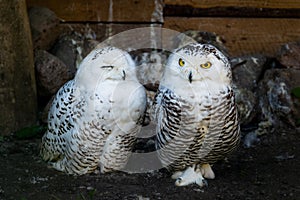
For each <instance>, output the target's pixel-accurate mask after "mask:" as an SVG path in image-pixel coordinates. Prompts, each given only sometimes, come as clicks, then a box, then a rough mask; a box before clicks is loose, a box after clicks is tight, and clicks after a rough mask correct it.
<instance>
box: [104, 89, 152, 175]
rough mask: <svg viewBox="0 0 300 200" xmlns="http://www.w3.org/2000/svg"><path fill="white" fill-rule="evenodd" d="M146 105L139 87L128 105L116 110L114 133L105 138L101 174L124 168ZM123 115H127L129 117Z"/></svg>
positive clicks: (144, 96) (143, 90) (139, 128)
mask: <svg viewBox="0 0 300 200" xmlns="http://www.w3.org/2000/svg"><path fill="white" fill-rule="evenodd" d="M125 102H126V100H125ZM146 104H147V98H146V92H145V89H144V88H143V87H142V86H139V88H138V89H137V90H136V91H135V92H134V93H133V94H132V95H131V96H130V98H129V101H128V104H127V103H126V104H124V105H123V106H121V107H118V108H117V109H118V110H117V111H116V112H118V117H117V119H116V124H115V125H114V128H115V131H113V133H112V134H110V135H109V136H108V137H107V140H106V143H105V146H104V148H103V153H102V155H101V159H100V168H101V172H102V173H105V172H109V171H113V170H120V169H122V168H124V167H125V165H126V163H127V161H128V158H129V156H130V155H131V153H132V148H133V145H134V143H135V141H136V139H137V135H138V133H139V132H140V130H141V127H142V123H143V119H144V115H145V110H146ZM113 106H114V105H113ZM125 113H128V114H129V116H128V115H126V114H125ZM116 129H117V130H116Z"/></svg>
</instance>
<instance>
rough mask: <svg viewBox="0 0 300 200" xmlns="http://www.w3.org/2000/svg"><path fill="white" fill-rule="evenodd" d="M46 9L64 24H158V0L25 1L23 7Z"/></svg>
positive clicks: (160, 4)
mask: <svg viewBox="0 0 300 200" xmlns="http://www.w3.org/2000/svg"><path fill="white" fill-rule="evenodd" d="M31 6H42V7H47V8H49V9H50V10H52V11H53V12H55V13H56V15H57V16H58V17H59V18H61V19H62V20H64V21H65V22H144V23H145V22H148V23H150V22H152V23H161V22H162V21H163V19H162V1H161V0H128V1H123V0H85V1H83V0H48V1H45V0H27V7H31Z"/></svg>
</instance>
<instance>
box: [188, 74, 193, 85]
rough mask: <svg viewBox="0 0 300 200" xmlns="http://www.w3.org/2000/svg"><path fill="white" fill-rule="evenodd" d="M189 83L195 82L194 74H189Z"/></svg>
mask: <svg viewBox="0 0 300 200" xmlns="http://www.w3.org/2000/svg"><path fill="white" fill-rule="evenodd" d="M189 81H190V83H192V81H193V74H192V72H190V73H189Z"/></svg>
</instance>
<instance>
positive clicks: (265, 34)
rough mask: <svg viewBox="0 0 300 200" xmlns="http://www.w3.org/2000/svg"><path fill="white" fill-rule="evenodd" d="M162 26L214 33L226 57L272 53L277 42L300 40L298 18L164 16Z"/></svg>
mask: <svg viewBox="0 0 300 200" xmlns="http://www.w3.org/2000/svg"><path fill="white" fill-rule="evenodd" d="M163 27H164V28H169V29H173V30H176V31H179V32H184V31H187V30H199V31H207V32H215V33H216V34H218V35H220V36H221V37H222V39H223V40H224V42H225V46H226V47H227V48H228V52H229V54H230V56H240V55H246V54H256V53H261V54H264V55H266V56H275V55H276V54H277V52H278V51H279V48H280V46H281V45H283V44H285V43H288V42H294V41H300V19H270V18H267V19H266V18H182V17H181V18H179V17H166V18H165V22H164V26H163Z"/></svg>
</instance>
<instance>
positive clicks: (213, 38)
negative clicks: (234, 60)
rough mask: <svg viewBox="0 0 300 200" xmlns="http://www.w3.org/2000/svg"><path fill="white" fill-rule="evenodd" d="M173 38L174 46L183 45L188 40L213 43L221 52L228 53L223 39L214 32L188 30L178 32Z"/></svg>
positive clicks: (188, 41)
mask: <svg viewBox="0 0 300 200" xmlns="http://www.w3.org/2000/svg"><path fill="white" fill-rule="evenodd" d="M174 40H175V41H174V43H175V44H176V45H175V46H176V48H178V47H181V46H184V45H186V44H188V43H190V42H199V43H206V44H211V45H214V46H215V47H217V48H218V49H219V50H220V51H222V53H224V54H225V55H228V53H227V49H226V47H225V45H224V43H223V39H222V38H221V37H220V36H219V35H217V34H216V33H211V32H203V31H197V30H188V31H185V32H183V33H182V34H180V35H179V36H178V37H177V38H174Z"/></svg>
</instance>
